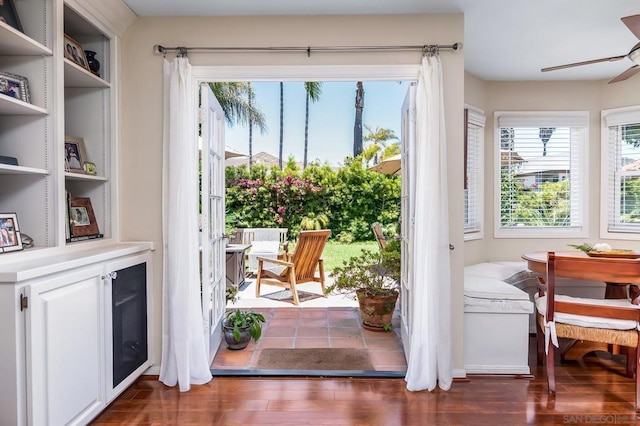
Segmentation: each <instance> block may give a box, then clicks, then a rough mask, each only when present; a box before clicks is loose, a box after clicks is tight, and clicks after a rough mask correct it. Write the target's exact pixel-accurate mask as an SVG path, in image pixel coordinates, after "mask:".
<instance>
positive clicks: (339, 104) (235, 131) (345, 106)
mask: <svg viewBox="0 0 640 426" xmlns="http://www.w3.org/2000/svg"><path fill="white" fill-rule="evenodd" d="M363 85H364V91H365V96H364V101H365V105H364V111H363V119H362V122H363V124H366V125H368V126H370V127H372V128H373V129H375V128H376V127H383V128H387V129H391V130H393V131H394V132H395V134H396V135H397V136H398V137H400V128H401V127H400V123H401V112H400V109H401V107H402V102H403V101H404V97H405V94H406V90H407V86H408V83H407V82H393V81H385V82H372V81H365V82H364V83H363ZM252 86H253V87H254V90H255V92H256V102H257V103H258V104H259V105H260V107H261V109H262V112H263V113H264V114H265V116H266V119H267V127H268V129H267V131H266V132H265V133H264V134H260V132H259V131H258V130H257V129H255V128H254V131H253V153H254V155H255V154H257V153H258V152H261V151H264V152H267V153H269V154H271V155H273V156H275V157H277V156H278V146H279V141H280V84H279V83H278V82H252ZM355 90H356V82H355V81H352V82H324V83H323V85H322V94H321V95H320V99H319V101H318V102H316V103H310V106H309V148H308V149H309V153H308V161H309V162H311V161H313V160H315V159H320V160H321V162H325V161H327V162H329V164H331V165H333V166H337V165H340V164H342V163H343V160H344V158H345V157H346V156H350V155H352V154H353V124H354V119H355ZM304 115H305V92H304V83H303V82H285V83H284V154H283V158H284V159H285V161H286V159H287V158H288V157H289V156H290V155H293V156H294V157H295V158H296V161H298V162H302V159H303V155H304ZM225 132H226V133H225V143H226V145H227V146H228V147H230V148H232V149H234V150H236V151H240V152H242V153H245V154H248V153H249V129H248V128H246V127H242V126H239V125H235V126H234V127H232V128H229V127H227V129H226V131H225ZM366 133H367V132H366V130H364V129H363V134H366Z"/></svg>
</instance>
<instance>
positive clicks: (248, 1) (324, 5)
mask: <svg viewBox="0 0 640 426" xmlns="http://www.w3.org/2000/svg"><path fill="white" fill-rule="evenodd" d="M124 2H125V3H126V4H127V5H129V7H130V8H131V9H132V10H133V11H134V12H135V13H136V14H137V15H138V16H233V15H337V14H398V13H460V12H462V13H464V15H465V24H464V31H465V38H464V40H451V43H454V42H458V41H463V51H464V55H465V69H466V70H467V71H468V72H470V73H472V74H474V75H476V76H478V77H480V78H482V79H484V80H492V81H505V80H507V81H508V80H599V79H610V78H612V77H614V76H616V75H618V74H619V73H621V72H623V71H624V70H626V69H627V68H629V67H630V66H631V65H633V63H632V62H631V61H630V60H629V59H627V58H625V59H623V60H621V61H618V62H605V63H599V64H592V65H586V66H581V67H576V68H571V69H565V70H559V71H552V72H547V73H542V72H540V69H541V68H544V67H549V66H554V65H561V64H566V63H572V62H580V61H586V60H590V59H598V58H604V57H610V56H618V55H625V54H627V53H628V52H629V50H631V48H632V47H633V46H634V45H635V44H636V43H637V42H638V39H637V38H636V37H635V36H634V35H633V33H631V31H629V29H628V28H627V27H626V26H625V25H624V24H623V23H622V21H621V20H620V18H622V17H624V16H630V15H637V14H640V2H639V1H638V0H609V1H604V0H530V1H518V0H393V1H391V0H320V1H310V0H269V1H265V0H235V1H230V0H206V1H203V0H180V1H176V0H124ZM425 43H426V44H428V43H429V40H425ZM633 78H640V75H637V76H636V77H633Z"/></svg>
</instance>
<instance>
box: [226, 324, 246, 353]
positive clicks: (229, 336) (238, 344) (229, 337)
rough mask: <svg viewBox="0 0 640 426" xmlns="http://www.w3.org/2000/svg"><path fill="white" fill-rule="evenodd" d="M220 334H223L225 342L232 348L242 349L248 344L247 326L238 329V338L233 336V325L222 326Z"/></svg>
mask: <svg viewBox="0 0 640 426" xmlns="http://www.w3.org/2000/svg"><path fill="white" fill-rule="evenodd" d="M222 334H223V335H224V341H225V342H227V346H228V347H229V349H232V350H239V349H244V348H246V347H247V346H248V345H249V342H250V341H251V333H250V331H249V327H245V328H241V329H240V340H236V339H235V337H234V336H233V327H227V326H226V325H223V326H222Z"/></svg>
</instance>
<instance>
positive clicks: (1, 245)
mask: <svg viewBox="0 0 640 426" xmlns="http://www.w3.org/2000/svg"><path fill="white" fill-rule="evenodd" d="M22 248H23V246H22V238H21V237H20V227H19V226H18V215H16V214H15V213H0V253H7V252H10V251H18V250H22Z"/></svg>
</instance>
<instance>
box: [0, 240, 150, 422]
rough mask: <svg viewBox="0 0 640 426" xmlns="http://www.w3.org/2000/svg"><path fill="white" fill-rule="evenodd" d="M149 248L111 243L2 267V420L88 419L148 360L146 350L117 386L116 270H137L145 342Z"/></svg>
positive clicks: (0, 285)
mask: <svg viewBox="0 0 640 426" xmlns="http://www.w3.org/2000/svg"><path fill="white" fill-rule="evenodd" d="M150 249H151V247H150V245H149V244H135V243H129V244H116V245H113V246H111V247H101V248H95V249H93V250H91V251H84V250H83V251H79V252H78V253H76V254H75V255H70V254H63V255H55V256H48V257H43V258H40V259H37V260H31V261H29V262H28V266H27V265H26V264H23V265H14V266H12V267H9V266H0V323H2V324H3V325H5V326H3V327H0V341H1V342H3V344H2V345H0V377H2V378H3V380H0V413H2V415H1V416H0V425H2V426H4V425H11V426H15V425H63V424H86V423H88V422H89V421H90V420H91V419H92V418H94V417H95V416H96V415H97V414H99V413H100V411H102V410H103V409H104V408H105V407H106V405H107V404H108V403H109V402H110V401H111V400H113V399H114V398H115V397H116V396H117V395H119V394H120V393H121V392H122V391H124V389H126V387H127V386H128V385H129V384H131V383H132V382H133V381H134V380H135V379H136V378H137V377H139V376H140V375H141V374H142V373H143V372H144V371H145V370H146V369H147V368H148V367H149V366H150V361H149V360H150V359H151V354H150V353H149V351H148V349H145V353H144V358H143V359H142V361H140V363H139V364H136V368H135V369H134V368H132V369H131V370H130V372H128V373H127V376H126V377H125V378H124V379H123V380H121V381H120V382H119V383H118V384H117V385H114V382H113V379H112V377H113V364H114V362H113V360H114V353H116V351H117V349H118V348H117V347H116V348H115V349H116V351H114V344H113V342H114V334H117V333H116V332H114V329H113V327H112V324H113V323H114V321H113V318H112V317H113V309H112V297H111V294H112V290H113V286H116V285H118V284H119V283H118V282H117V279H115V277H116V276H115V275H114V274H113V273H114V272H115V273H116V274H117V272H118V271H122V270H126V269H128V268H131V267H133V268H136V270H137V273H136V274H135V275H134V279H135V280H138V281H139V282H140V284H141V287H142V288H143V289H144V291H143V297H144V301H143V305H144V315H145V318H144V319H143V320H146V324H145V325H144V327H145V328H146V330H145V332H144V333H141V335H142V336H143V337H142V338H144V339H145V340H146V341H142V342H140V343H141V345H140V346H144V347H145V348H148V335H149V334H150V330H149V326H150V325H151V324H152V323H153V321H152V318H151V315H150V312H149V294H150V291H149V288H148V285H149V283H150V282H152V277H151V276H150V273H151V271H152V267H151V255H150ZM124 275H126V274H123V276H124ZM126 327H132V324H130V323H127V324H126ZM127 338H128V339H129V337H127Z"/></svg>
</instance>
